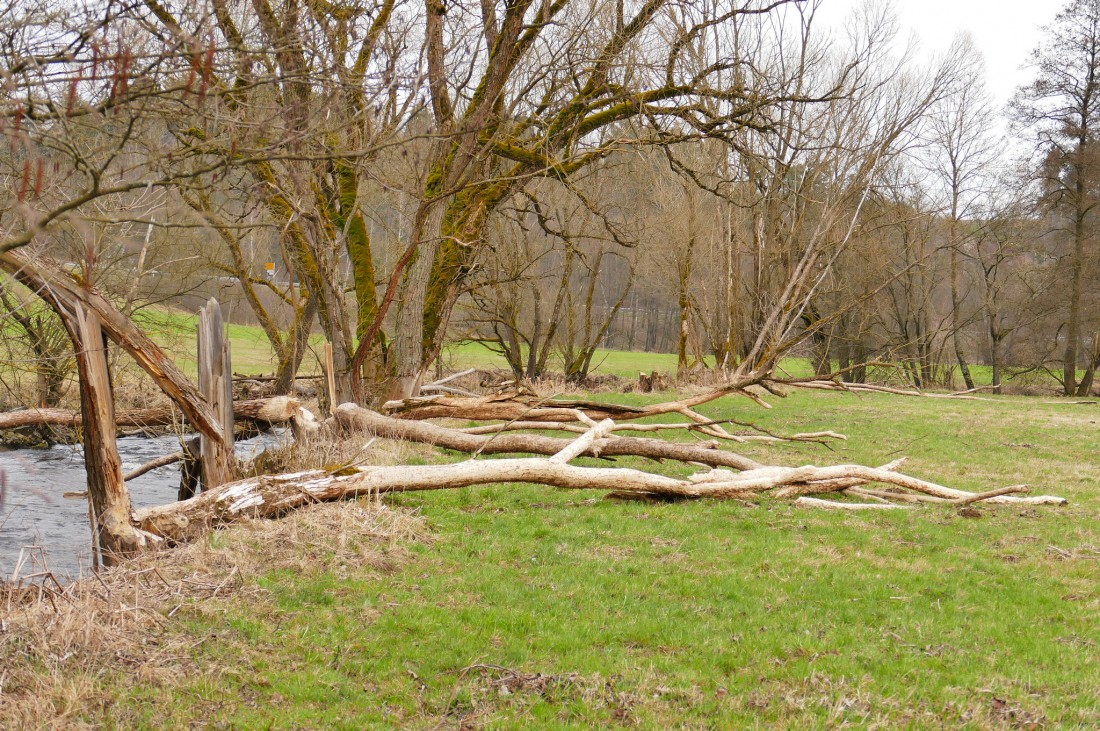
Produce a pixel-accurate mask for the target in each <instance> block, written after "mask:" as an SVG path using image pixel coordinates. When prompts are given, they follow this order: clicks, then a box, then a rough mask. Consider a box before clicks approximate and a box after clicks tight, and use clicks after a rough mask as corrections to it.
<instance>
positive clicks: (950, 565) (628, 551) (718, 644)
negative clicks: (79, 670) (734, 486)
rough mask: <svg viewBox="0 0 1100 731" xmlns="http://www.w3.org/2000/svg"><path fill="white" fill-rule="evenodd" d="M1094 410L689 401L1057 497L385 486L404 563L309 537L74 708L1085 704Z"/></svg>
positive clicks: (856, 714) (357, 724)
mask: <svg viewBox="0 0 1100 731" xmlns="http://www.w3.org/2000/svg"><path fill="white" fill-rule="evenodd" d="M665 396H667V394H665V395H654V396H652V397H639V396H627V395H618V396H616V398H618V399H626V400H630V401H632V402H640V401H641V400H642V399H643V398H652V399H654V400H660V399H663V397H665ZM1096 409H1097V407H1094V406H1093V407H1089V406H1070V405H1056V404H1046V403H1043V402H1041V401H1040V400H1037V399H1026V398H1002V399H998V400H995V401H980V402H978V401H955V402H949V403H945V402H943V401H941V400H932V399H915V398H903V397H889V396H878V395H875V396H866V397H855V396H852V395H845V394H836V393H798V394H795V395H792V396H791V397H790V398H788V399H785V400H779V401H777V402H776V403H775V408H774V409H773V410H772V411H770V412H763V411H762V410H761V409H760V408H759V407H757V406H755V405H754V404H751V403H749V402H747V401H746V400H744V399H740V400H738V399H727V400H724V401H722V402H720V403H716V404H713V405H711V406H710V407H704V411H705V412H706V413H708V414H711V415H713V416H716V417H727V416H735V417H737V418H741V419H752V420H755V421H757V422H758V423H760V424H761V425H764V426H767V427H769V428H772V429H776V430H782V431H796V430H798V431H805V430H818V429H837V430H840V431H843V432H845V433H847V434H848V436H849V437H850V439H849V440H848V441H847V442H843V443H840V444H839V446H836V447H834V448H833V449H832V450H828V449H825V448H822V447H819V446H813V445H806V444H797V445H795V444H787V445H778V446H761V445H757V446H751V447H747V448H745V449H744V450H743V451H744V452H746V453H748V454H750V455H752V456H754V457H756V458H759V459H766V460H769V461H773V462H776V463H781V464H787V465H797V464H805V463H817V464H824V463H844V462H861V463H865V464H881V463H884V462H887V461H890V460H892V459H895V458H897V457H898V456H900V455H909V456H910V457H911V460H910V463H909V464H908V465H907V469H908V471H909V472H910V473H912V474H915V475H918V476H922V477H926V478H930V479H935V480H938V481H941V482H944V483H947V484H951V485H955V486H958V487H963V488H969V489H981V488H992V487H997V486H1002V485H1007V484H1013V483H1018V482H1027V483H1029V484H1031V485H1033V486H1034V488H1035V490H1036V491H1040V492H1044V493H1054V494H1060V495H1064V496H1066V497H1068V498H1070V499H1071V501H1072V502H1071V505H1070V506H1069V507H1065V508H1049V507H1044V508H1021V507H1007V506H1000V507H997V506H983V507H981V509H980V512H981V516H982V517H980V518H967V517H962V516H960V515H959V514H957V513H956V511H955V510H953V509H950V508H939V507H929V508H921V509H917V510H912V511H907V512H900V511H899V512H897V513H876V514H836V513H827V512H822V511H815V510H812V509H801V508H795V507H792V506H791V505H789V504H787V503H782V502H768V501H765V502H762V503H760V504H745V503H740V502H690V503H681V504H675V505H652V504H637V503H621V502H614V501H607V500H604V499H602V498H601V496H600V495H599V494H595V493H588V492H563V491H554V490H551V489H547V488H539V487H533V486H524V485H494V486H489V487H482V488H472V489H466V490H461V491H455V492H449V493H430V494H427V493H426V494H420V495H411V494H410V495H404V496H400V497H394V498H392V499H390V500H389V502H390V504H392V505H395V506H398V507H400V508H401V509H403V510H409V511H417V512H419V513H420V514H422V515H423V516H424V518H425V519H426V521H427V523H428V525H429V527H430V533H431V540H430V541H423V542H415V543H412V544H411V545H410V546H409V547H408V548H409V550H410V552H409V553H408V555H406V556H405V557H404V558H402V559H400V560H399V561H397V563H396V565H395V567H394V568H393V569H392V570H390V571H382V572H380V571H378V570H377V569H376V568H372V567H369V566H364V567H359V568H357V567H355V566H350V567H349V566H347V565H346V564H344V563H340V565H339V566H335V565H326V564H325V562H324V561H321V562H320V563H319V565H317V566H316V567H315V568H314V569H313V570H309V571H305V572H291V571H270V572H266V573H265V572H260V574H258V575H254V576H249V577H246V581H247V583H248V584H249V585H256V584H258V585H259V586H260V587H261V588H262V594H261V596H262V597H263V598H262V599H261V600H256V599H255V598H250V599H249V600H248V601H243V600H234V599H227V600H219V601H216V602H212V603H208V604H206V605H204V606H203V607H202V608H201V609H200V608H199V607H197V606H187V605H185V606H184V607H183V608H182V609H181V610H180V612H179V613H178V614H177V615H176V616H177V620H176V621H177V624H174V625H172V628H171V629H170V630H165V631H168V632H172V633H182V634H184V635H185V637H190V638H193V640H194V643H193V645H192V646H193V649H192V651H191V653H190V657H189V658H188V661H189V662H191V663H193V664H194V666H195V668H196V671H195V672H192V673H189V674H187V675H186V676H180V677H176V678H174V679H173V680H171V681H169V682H163V681H162V682H159V683H147V684H137V685H135V684H133V682H132V678H131V677H130V676H129V675H128V673H127V672H119V671H113V672H110V673H105V674H103V675H102V676H100V677H99V678H97V679H95V680H94V682H95V683H96V684H97V685H96V688H97V689H98V691H99V692H100V693H101V694H102V699H101V702H100V705H99V706H97V707H95V708H89V709H85V710H84V711H83V712H81V713H78V715H77V717H80V716H81V715H84V717H85V718H86V719H87V720H89V721H91V722H94V723H97V724H98V723H106V724H107V725H118V726H127V727H132V726H148V727H164V728H167V727H172V728H175V727H182V726H184V725H187V724H192V725H193V724H195V723H198V724H200V725H202V724H207V723H210V722H212V721H213V719H218V727H225V728H347V729H358V728H379V729H382V728H394V727H403V728H422V729H439V728H520V727H525V728H576V729H587V728H597V727H599V728H646V729H664V728H791V729H802V728H826V727H829V728H833V727H840V726H852V727H860V728H864V727H875V728H975V729H979V728H1097V727H1100V588H1098V587H1100V497H1098V485H1100V472H1098V471H1097V469H1096V461H1095V445H1096V443H1097V442H1096V437H1097V430H1098V428H1100V427H1098V426H1097V421H1098V419H1100V413H1098V412H1097V410H1096ZM458 458H459V457H458V456H457V455H452V456H451V457H447V458H446V459H458ZM630 463H631V461H630V460H625V461H621V462H620V464H630ZM636 466H647V467H649V468H653V467H654V466H653V465H641V464H640V463H636ZM211 540H213V541H215V542H217V541H224V540H225V539H223V538H219V537H218V536H215V537H214V538H212V539H211ZM204 638H206V639H204ZM153 641H155V640H153Z"/></svg>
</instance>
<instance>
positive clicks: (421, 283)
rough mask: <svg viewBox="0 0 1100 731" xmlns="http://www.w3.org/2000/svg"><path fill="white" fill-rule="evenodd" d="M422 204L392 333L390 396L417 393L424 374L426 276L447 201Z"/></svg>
mask: <svg viewBox="0 0 1100 731" xmlns="http://www.w3.org/2000/svg"><path fill="white" fill-rule="evenodd" d="M424 208H425V209H426V210H425V211H424V213H423V214H422V216H421V218H420V224H419V226H417V229H416V231H415V232H414V236H416V237H417V241H418V242H419V244H418V249H417V253H416V259H415V260H414V261H413V262H412V263H411V264H410V265H409V267H408V270H407V275H406V279H405V282H404V286H403V287H402V293H401V303H400V305H399V308H398V310H397V327H396V331H395V333H394V352H395V355H396V357H397V372H396V374H395V378H394V382H393V386H392V387H391V389H390V392H389V395H390V397H391V398H410V397H413V396H417V395H419V393H420V383H421V380H422V379H423V376H424V372H423V359H424V303H425V300H426V299H427V296H428V279H429V277H430V276H431V272H432V265H433V263H434V261H435V255H436V252H437V251H438V250H439V243H440V237H441V236H442V232H443V214H444V213H445V212H446V210H447V204H446V201H433V202H429V203H425V204H424Z"/></svg>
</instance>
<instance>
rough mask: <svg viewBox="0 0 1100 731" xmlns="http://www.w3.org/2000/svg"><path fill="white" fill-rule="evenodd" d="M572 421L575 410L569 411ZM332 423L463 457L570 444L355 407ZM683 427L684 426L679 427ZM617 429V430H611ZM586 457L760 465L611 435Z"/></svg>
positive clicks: (346, 407) (547, 450) (345, 408)
mask: <svg viewBox="0 0 1100 731" xmlns="http://www.w3.org/2000/svg"><path fill="white" fill-rule="evenodd" d="M571 415H572V416H573V417H575V416H576V412H571ZM335 419H336V422H337V423H338V424H339V425H340V426H341V428H343V429H345V430H347V431H362V432H369V433H370V434H374V435H376V436H380V437H386V438H389V439H403V440H405V441H409V442H420V443H422V444H431V445H434V446H437V447H444V448H445V449H453V450H455V451H458V452H467V453H469V454H518V453H523V454H546V455H552V454H556V453H557V452H559V451H561V450H562V449H563V448H565V446H567V445H568V444H570V443H572V441H573V440H569V439H558V438H555V437H545V436H540V435H537V434H493V435H479V434H467V433H465V432H462V431H458V430H456V429H448V428H446V427H442V426H438V425H436V424H432V423H429V422H425V421H407V420H404V419H396V418H393V417H390V416H384V415H382V414H379V413H377V412H375V411H371V410H369V409H364V408H363V407H361V406H357V405H355V404H341V405H340V406H338V407H337V408H336V414H335ZM685 426H686V425H685ZM613 428H617V427H613ZM587 454H588V456H591V457H604V458H606V457H627V456H629V457H648V458H650V459H656V460H662V459H672V460H676V461H679V462H697V463H699V464H703V465H707V466H709V467H731V468H733V469H737V470H751V469H756V468H759V467H760V464H759V463H758V462H755V461H753V460H751V459H749V458H748V457H743V456H741V455H739V454H734V453H733V452H726V451H723V450H721V449H719V448H718V445H717V443H714V442H708V443H705V444H701V445H700V444H680V443H677V442H668V441H665V440H663V439H642V438H637V437H615V438H613V439H606V438H604V439H600V440H599V441H598V442H597V443H595V444H593V445H592V447H591V448H590V449H589V450H588V452H587Z"/></svg>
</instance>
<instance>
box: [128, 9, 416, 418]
mask: <svg viewBox="0 0 1100 731" xmlns="http://www.w3.org/2000/svg"><path fill="white" fill-rule="evenodd" d="M400 5H401V4H400V3H398V2H397V0H384V1H383V2H381V3H377V4H375V3H361V2H355V1H352V2H311V3H305V4H303V5H299V4H298V3H296V2H284V3H277V2H275V3H273V2H269V0H256V1H255V2H252V3H250V4H247V5H244V4H241V5H237V4H233V3H230V2H227V0H208V1H207V2H205V3H201V4H199V5H195V4H193V3H178V4H174V5H172V4H162V3H161V2H160V1H159V0H144V6H145V8H146V10H147V13H148V15H149V20H150V23H151V24H152V25H154V27H155V28H157V31H156V32H157V33H160V34H161V35H163V36H164V42H166V43H168V44H172V45H178V46H180V47H182V48H185V49H188V50H189V51H190V52H191V53H192V54H194V56H195V58H196V59H205V61H206V64H205V66H203V67H202V73H201V74H200V75H199V77H198V78H188V79H187V84H188V85H189V86H195V87H198V88H199V92H200V93H202V94H206V93H207V90H208V89H210V90H216V91H217V92H218V94H217V96H216V97H215V98H216V103H205V104H201V105H200V104H196V105H195V108H194V110H193V111H192V113H191V114H190V115H189V116H187V117H184V118H181V119H180V120H178V121H177V122H176V124H175V125H173V128H172V134H173V136H174V138H175V142H176V144H177V145H178V146H179V147H180V148H181V149H185V150H186V149H190V148H191V147H192V146H193V145H194V144H196V143H200V144H201V145H202V146H203V147H204V148H205V149H207V150H208V151H209V154H212V155H216V156H218V157H219V158H220V159H221V160H222V161H223V163H224V167H225V170H226V174H221V175H214V176H210V177H209V178H207V179H206V180H204V181H203V185H202V186H201V187H196V188H195V189H191V190H183V191H182V195H183V197H184V199H185V200H186V201H187V202H188V204H189V205H190V206H191V207H192V208H193V209H195V210H196V211H197V212H198V213H199V214H200V215H201V216H202V218H203V220H204V221H205V222H206V223H207V224H208V225H210V226H211V228H213V229H214V230H215V231H216V232H217V234H218V236H219V237H221V238H222V239H223V240H224V242H225V245H226V248H227V251H228V252H229V254H230V261H231V266H232V267H233V268H234V269H236V270H239V274H238V276H239V278H241V279H242V284H243V286H244V289H245V294H246V299H247V301H248V302H249V304H250V305H251V306H252V309H253V310H254V311H255V313H256V315H257V317H258V319H259V321H260V323H261V325H262V326H263V328H264V330H265V332H266V333H267V335H268V338H269V339H270V340H271V342H272V345H273V346H274V348H275V351H276V353H277V354H278V355H279V360H280V363H279V375H280V380H281V382H282V383H283V385H284V386H285V385H287V384H288V383H289V378H290V377H291V376H292V375H293V371H294V370H295V369H296V368H297V366H298V363H299V362H300V360H301V355H302V353H303V351H304V348H305V342H306V338H307V337H308V333H309V328H310V324H311V323H310V320H311V319H312V315H313V313H314V312H315V313H316V314H317V316H318V318H319V320H320V323H321V327H322V329H323V331H324V334H325V337H326V338H327V339H328V341H329V342H331V343H332V345H333V352H334V358H335V370H336V386H337V397H338V399H339V400H341V401H344V400H349V399H351V398H352V397H353V396H354V394H353V392H352V388H351V384H352V381H351V377H350V373H349V371H350V361H351V356H352V353H353V352H354V351H355V348H356V344H357V343H363V345H364V350H365V351H370V352H373V353H374V354H375V355H378V354H379V353H380V350H381V348H382V347H383V345H384V343H383V341H382V338H381V336H380V333H379V332H378V330H377V329H376V330H375V332H374V333H373V334H372V335H371V337H370V338H367V330H368V329H369V327H370V324H371V323H372V322H374V320H375V313H376V312H377V295H376V291H375V279H376V271H375V258H374V254H373V252H372V249H371V241H370V236H369V229H368V226H367V222H366V220H365V217H364V212H363V207H362V202H361V200H360V193H361V190H362V185H363V179H364V176H365V171H366V170H367V167H368V165H369V164H370V163H371V161H372V158H373V156H374V153H375V152H376V151H377V150H378V149H379V147H380V146H381V145H382V144H383V143H384V142H385V141H386V140H389V139H391V138H392V136H393V135H394V134H395V132H396V130H397V128H398V127H400V125H401V124H403V123H404V122H407V121H408V120H409V119H410V118H411V117H412V116H414V115H413V110H414V109H415V107H416V104H417V100H416V96H415V93H414V92H415V89H410V88H409V83H408V79H412V80H413V82H411V83H415V79H416V77H417V75H418V74H417V68H416V67H417V63H418V61H417V55H416V53H415V52H410V51H409V49H408V40H407V38H406V35H407V33H408V28H409V24H410V22H411V21H410V20H409V19H408V18H406V17H405V15H404V14H403V11H402V8H401V6H400ZM215 146H216V147H217V149H213V150H212V149H211V148H213V147H215ZM249 199H256V200H258V202H259V205H260V207H261V208H262V210H263V213H264V219H265V222H266V223H270V224H271V225H272V226H273V227H274V228H275V229H276V230H278V231H279V232H280V236H281V242H280V243H281V245H282V246H283V248H284V250H285V251H286V253H287V255H288V256H287V258H288V259H289V262H288V263H289V264H290V268H291V269H292V274H293V275H294V276H295V277H297V279H298V280H299V282H300V284H301V288H302V293H303V295H304V296H303V297H302V298H301V299H297V300H295V301H294V302H293V303H292V304H293V306H294V312H295V317H294V322H293V324H292V326H291V327H289V328H287V330H286V331H285V332H283V331H281V330H280V328H279V327H278V326H277V325H276V324H275V322H274V318H273V317H272V316H271V314H270V313H269V312H267V311H266V309H265V308H264V306H263V304H262V303H261V302H260V300H259V298H258V297H256V296H255V294H254V292H253V291H252V289H253V283H252V282H251V281H249V280H248V279H247V277H246V276H241V275H247V274H248V269H249V266H248V265H247V263H246V262H243V261H242V257H241V254H240V243H239V241H237V240H236V236H235V234H234V226H232V225H230V224H231V223H232V221H231V218H230V217H227V216H226V215H225V214H224V211H226V210H227V209H228V208H231V207H232V206H230V205H229V203H230V202H233V201H236V209H237V210H240V209H242V208H244V209H248V208H249V205H248V203H247V200H249ZM242 201H244V202H242ZM349 265H350V282H351V287H350V290H351V291H352V292H353V293H354V298H351V297H349V292H348V291H347V290H348V289H349V288H348V287H347V286H346V283H347V281H348V279H349V277H347V276H346V274H345V267H347V266H349ZM292 294H293V287H291V288H290V290H289V291H287V292H284V293H282V296H283V297H284V299H287V300H290V299H291V295H292Z"/></svg>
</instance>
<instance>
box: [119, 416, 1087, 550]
mask: <svg viewBox="0 0 1100 731" xmlns="http://www.w3.org/2000/svg"><path fill="white" fill-rule="evenodd" d="M341 409H344V407H341ZM344 411H345V413H347V412H348V411H350V410H348V409H344ZM357 416H358V414H357ZM382 418H383V419H384V418H385V417H382ZM376 423H377V422H376ZM421 426H424V425H421ZM429 426H430V425H429ZM613 429H614V422H612V421H611V420H610V419H607V420H604V421H602V422H600V423H598V424H595V425H593V426H592V427H591V428H590V429H589V430H588V431H587V432H586V433H585V434H584V435H582V436H581V437H580V438H578V439H576V440H573V441H571V442H565V443H564V447H563V448H561V449H559V450H558V451H557V452H556V453H554V454H553V456H551V457H549V458H541V457H518V458H511V459H487V460H473V459H471V460H467V461H465V462H459V463H457V464H441V465H397V466H383V467H373V466H372V467H357V468H351V467H348V468H344V469H340V470H335V471H325V470H311V471H308V472H298V473H293V474H285V475H276V476H262V477H253V478H249V479H246V480H239V481H237V482H232V483H229V484H226V485H221V486H219V487H216V488H214V489H212V490H209V491H207V492H204V493H202V494H201V495H198V496H196V497H194V498H191V499H189V500H184V501H181V502H178V503H173V504H170V505H163V506H160V507H156V508H147V509H145V510H141V511H139V512H138V513H137V514H136V516H135V519H136V521H137V523H138V525H139V526H140V528H141V529H142V530H143V531H146V532H148V534H151V535H155V536H159V537H160V538H162V539H166V540H168V541H171V542H181V541H187V540H191V539H193V538H196V537H198V536H201V535H202V534H204V533H205V532H206V531H207V530H209V529H210V528H213V527H217V526H219V525H222V524H226V523H230V522H232V521H234V520H237V519H238V518H240V517H242V516H250V517H277V516H279V515H282V514H284V513H286V512H287V511H289V510H293V509H295V508H298V507H301V506H303V505H306V504H309V503H314V502H329V501H335V500H344V499H348V498H352V497H356V496H360V495H379V494H386V493H394V492H416V491H424V490H446V489H454V488H460V487H469V486H471V485H483V484H490V483H502V482H527V483H535V484H542V485H547V486H550V487H556V488H562V489H585V490H593V489H594V490H606V491H611V492H614V493H619V494H624V493H625V494H633V495H641V496H655V497H671V498H676V499H691V498H724V499H730V498H733V499H749V498H754V497H758V496H761V495H764V494H772V495H775V496H777V497H778V496H781V495H785V494H786V495H791V494H806V493H814V492H817V493H820V492H830V491H831V492H837V491H840V490H844V489H847V488H851V487H853V486H855V485H861V484H867V483H869V482H881V483H885V484H888V485H891V486H893V487H897V488H903V489H905V490H908V491H912V492H914V493H917V494H921V495H925V496H929V497H933V498H937V499H940V500H943V501H944V502H949V503H962V502H975V501H979V500H985V499H988V501H990V502H1017V503H1020V502H1024V503H1029V504H1064V503H1065V502H1066V501H1065V500H1063V499H1062V498H1055V497H1049V496H1040V497H1017V496H1016V495H1006V494H1003V493H1005V492H1007V491H1011V492H1013V493H1019V492H1026V489H1027V488H1025V487H1023V486H1013V487H1011V488H1005V489H1004V490H1000V491H997V493H998V494H996V495H992V494H991V495H990V496H989V497H987V496H986V495H982V494H978V493H968V492H964V491H962V490H953V489H951V488H947V487H943V486H941V485H937V484H935V483H931V482H927V481H925V480H919V479H917V478H914V477H909V476H907V475H902V474H900V473H898V472H895V471H894V468H895V467H896V463H895V465H888V466H887V467H885V468H870V467H862V466H859V465H840V466H835V467H813V466H806V467H759V466H758V467H755V468H752V469H746V470H744V471H742V472H740V473H735V472H732V471H730V470H724V469H719V470H710V471H707V472H703V473H700V474H697V475H693V476H692V477H690V478H689V479H686V480H682V479H678V478H674V477H667V476H664V475H656V474H651V473H649V472H643V471H641V470H636V469H628V468H608V467H579V466H576V465H572V464H570V463H569V462H570V461H571V460H573V459H575V458H576V457H578V456H581V455H583V454H590V453H592V452H593V451H594V450H597V449H598V450H604V449H606V448H607V447H608V446H610V445H611V444H614V443H615V442H616V441H620V438H615V437H612V436H611V433H612V430H613ZM464 436H471V435H464ZM556 441H558V442H559V443H560V442H561V441H563V440H556ZM791 491H794V492H791ZM823 502H830V501H823ZM809 504H810V505H816V502H814V501H811V502H810V503H809ZM849 505H851V504H849ZM880 505H882V503H876V504H875V506H876V507H878V506H880ZM826 507H831V503H830V504H829V505H826Z"/></svg>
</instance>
